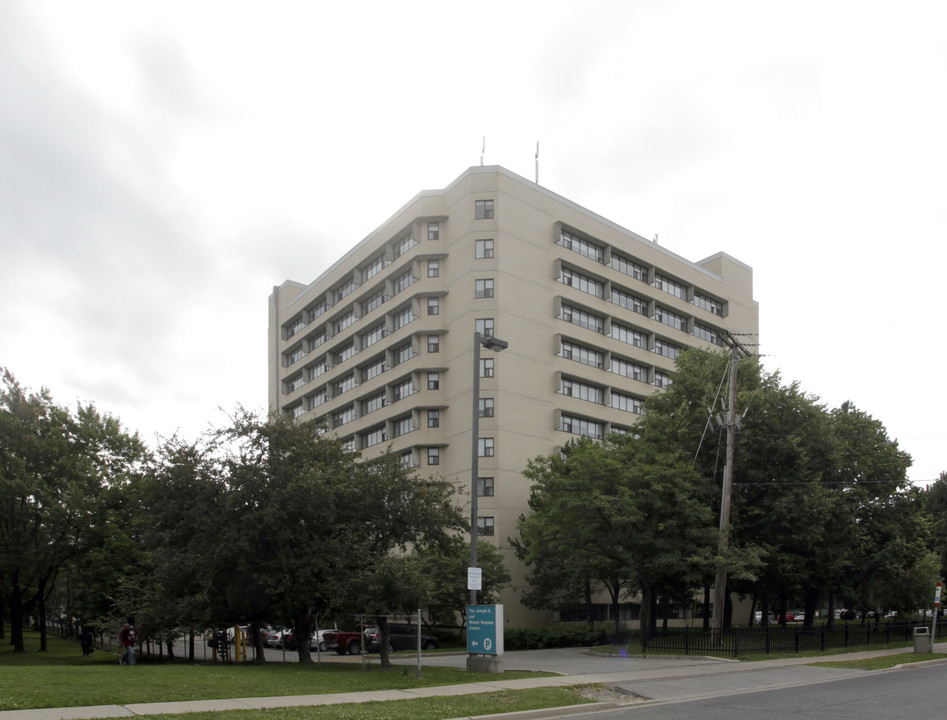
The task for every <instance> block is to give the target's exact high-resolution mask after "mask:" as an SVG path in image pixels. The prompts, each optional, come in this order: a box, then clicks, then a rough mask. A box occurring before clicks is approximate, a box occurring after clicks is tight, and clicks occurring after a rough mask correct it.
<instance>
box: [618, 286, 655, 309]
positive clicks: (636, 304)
mask: <svg viewBox="0 0 947 720" xmlns="http://www.w3.org/2000/svg"><path fill="white" fill-rule="evenodd" d="M612 302H613V303H615V304H616V305H621V306H622V307H623V308H625V309H626V310H631V311H632V312H636V313H638V314H639V315H647V314H648V301H647V300H642V299H641V298H640V297H635V296H634V295H632V294H630V293H626V292H624V291H623V290H617V289H616V288H612Z"/></svg>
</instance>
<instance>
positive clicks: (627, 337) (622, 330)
mask: <svg viewBox="0 0 947 720" xmlns="http://www.w3.org/2000/svg"><path fill="white" fill-rule="evenodd" d="M611 336H612V337H613V338H615V339H616V340H621V341H622V342H623V343H628V344H629V345H634V346H635V347H640V348H644V349H645V350H647V349H648V337H647V336H646V335H645V334H644V333H640V332H638V331H637V330H632V329H631V328H630V327H625V326H624V325H619V324H618V323H615V322H613V323H612V332H611Z"/></svg>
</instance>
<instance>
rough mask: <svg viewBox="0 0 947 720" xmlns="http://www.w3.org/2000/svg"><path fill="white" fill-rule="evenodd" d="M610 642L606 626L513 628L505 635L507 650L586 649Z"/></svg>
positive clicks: (504, 642)
mask: <svg viewBox="0 0 947 720" xmlns="http://www.w3.org/2000/svg"><path fill="white" fill-rule="evenodd" d="M606 642H608V631H607V630H606V628H605V626H604V625H601V626H595V627H592V628H590V627H589V626H588V625H584V624H583V625H551V626H549V627H544V628H511V629H510V630H506V631H505V632H504V634H503V644H504V647H505V649H507V650H539V649H541V648H562V647H585V646H588V645H603V644H605V643H606Z"/></svg>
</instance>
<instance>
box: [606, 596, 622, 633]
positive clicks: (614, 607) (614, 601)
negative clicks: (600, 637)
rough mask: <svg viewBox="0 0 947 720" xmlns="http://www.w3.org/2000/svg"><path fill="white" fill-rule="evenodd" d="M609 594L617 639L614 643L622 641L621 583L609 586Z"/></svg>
mask: <svg viewBox="0 0 947 720" xmlns="http://www.w3.org/2000/svg"><path fill="white" fill-rule="evenodd" d="M609 595H611V599H612V618H613V619H614V620H615V639H614V641H613V642H614V644H615V645H618V644H619V643H620V642H621V620H619V618H618V599H619V597H620V595H621V585H618V584H615V585H612V586H611V587H610V588H609Z"/></svg>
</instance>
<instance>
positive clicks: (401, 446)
mask: <svg viewBox="0 0 947 720" xmlns="http://www.w3.org/2000/svg"><path fill="white" fill-rule="evenodd" d="M752 280H753V273H752V270H751V268H750V267H748V266H747V265H745V264H743V263H742V262H740V261H739V260H736V259H734V258H732V257H730V256H729V255H727V254H725V253H722V252H721V253H718V254H716V255H712V256H711V257H708V258H706V259H704V260H701V261H699V262H691V261H689V260H685V259H684V258H682V257H680V256H678V255H675V254H674V253H673V252H671V251H670V250H668V249H666V248H664V247H662V246H660V245H658V244H657V243H655V242H651V241H649V240H646V239H645V238H643V237H641V236H639V235H636V234H635V233H633V232H630V231H628V230H625V229H624V228H622V227H620V226H618V225H616V224H615V223H613V222H611V221H609V220H607V219H605V218H603V217H600V216H599V215H596V214H595V213H593V212H590V211H589V210H586V209H584V208H582V207H580V206H579V205H576V204H575V203H573V202H571V201H569V200H567V199H565V198H563V197H560V196H559V195H556V194H555V193H553V192H550V191H549V190H547V189H545V188H543V187H540V186H539V185H536V184H535V183H533V182H530V181H528V180H526V179H524V178H522V177H519V176H518V175H515V174H513V173H511V172H509V171H507V170H505V169H503V168H501V167H495V166H494V167H472V168H470V169H468V170H467V171H466V172H464V173H463V174H462V175H461V176H460V177H459V178H457V179H456V180H455V181H454V182H453V183H451V184H450V185H449V186H448V187H446V188H444V189H443V190H426V191H423V192H421V193H419V194H418V195H417V196H416V197H415V198H414V199H412V200H411V201H410V202H408V204H407V205H405V206H404V207H402V208H401V209H400V210H399V211H398V212H397V213H395V215H394V216H393V217H392V218H391V219H390V220H388V222H386V223H385V224H384V225H383V226H382V227H380V228H378V229H377V230H375V231H374V232H373V233H372V234H371V235H369V236H368V237H367V238H365V239H364V240H362V241H361V242H359V243H358V244H357V245H355V246H354V247H353V248H352V249H351V250H350V251H349V252H347V253H346V254H345V255H344V256H343V257H342V258H341V259H340V260H339V261H338V262H336V263H335V264H334V265H332V267H330V268H329V269H328V270H326V271H325V272H324V273H323V274H322V275H320V276H319V277H318V278H316V279H315V280H314V281H313V282H311V283H309V284H303V283H299V282H295V281H292V280H287V281H286V282H284V283H283V284H282V285H280V286H278V287H275V288H274V290H273V294H272V295H271V296H270V311H269V313H270V314H269V402H270V407H271V409H273V410H279V411H280V412H284V413H287V414H289V415H291V416H293V417H296V418H297V419H299V420H300V421H308V420H313V421H318V422H322V423H324V424H325V425H326V427H327V428H329V430H330V431H331V432H335V433H338V434H339V436H340V437H342V438H343V439H344V440H345V442H347V443H348V444H349V445H350V446H351V447H352V448H353V449H357V450H359V451H360V452H361V453H362V455H363V456H364V457H366V458H370V457H372V456H373V455H374V454H376V453H381V452H384V451H385V450H386V448H388V447H389V446H390V447H392V448H393V450H394V451H395V452H397V453H400V454H402V455H403V457H404V459H405V462H408V463H410V464H411V465H412V466H416V468H417V470H418V472H419V473H420V474H421V475H429V474H437V475H441V476H444V477H446V478H448V479H450V480H452V481H456V482H457V483H459V484H461V485H462V486H463V487H465V488H470V487H471V466H472V464H473V455H472V448H473V443H472V440H473V438H472V425H473V385H474V369H473V359H474V338H475V335H474V333H475V332H480V333H481V334H482V335H483V336H485V337H489V336H493V337H495V338H498V339H502V340H504V341H506V342H508V343H509V347H508V348H507V349H505V350H503V351H502V352H499V353H493V352H490V351H489V349H484V348H481V352H480V358H481V361H480V368H479V373H480V402H479V418H480V420H479V423H480V431H479V438H478V463H479V472H478V483H477V486H478V488H479V492H478V527H479V532H480V535H481V537H486V538H488V539H492V540H493V541H494V542H495V543H496V544H497V545H498V546H499V547H500V548H501V549H502V550H503V551H504V553H505V556H506V559H507V564H508V566H509V567H510V569H511V571H512V573H513V587H511V588H510V589H508V590H507V591H506V593H505V597H504V598H503V602H504V604H505V606H506V608H505V610H506V619H507V625H508V626H511V627H515V626H519V625H525V624H534V623H537V622H543V621H546V620H552V619H554V617H553V616H552V615H551V614H544V613H535V612H532V611H529V610H528V609H526V608H525V607H523V606H522V605H521V604H520V601H519V596H520V593H521V591H522V588H523V587H524V584H525V571H524V569H523V568H522V567H521V566H520V565H519V563H518V562H517V560H516V558H515V556H514V555H513V553H512V551H511V550H510V548H509V542H508V538H509V537H510V536H515V535H516V521H517V518H518V517H519V515H520V514H522V513H524V512H526V511H527V508H528V506H527V499H528V497H529V483H528V482H527V481H526V480H525V479H524V478H523V476H522V475H521V472H522V470H523V469H524V468H525V467H526V464H527V461H528V460H530V459H531V458H534V457H536V456H538V455H548V454H550V453H552V452H554V451H556V449H557V448H560V447H562V446H563V445H564V444H565V443H566V442H568V441H569V439H571V438H574V437H576V436H577V435H590V436H592V437H603V436H605V435H606V434H607V433H609V432H615V431H618V432H625V431H628V430H630V429H631V428H632V426H633V425H634V424H635V422H636V420H637V419H638V418H639V417H640V412H641V402H642V400H643V399H644V398H645V397H646V396H648V395H649V394H650V393H653V392H658V391H659V390H660V388H661V387H662V386H664V385H665V384H666V383H667V382H668V374H669V373H670V372H671V371H672V370H673V368H674V358H675V357H676V355H677V353H679V352H680V351H681V350H682V349H683V348H686V347H693V346H702V347H711V346H713V345H719V344H721V341H720V339H719V338H720V333H721V331H724V330H726V331H730V332H733V333H757V332H758V328H759V311H758V306H757V303H756V301H754V300H753V285H752ZM468 500H469V497H468Z"/></svg>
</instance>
